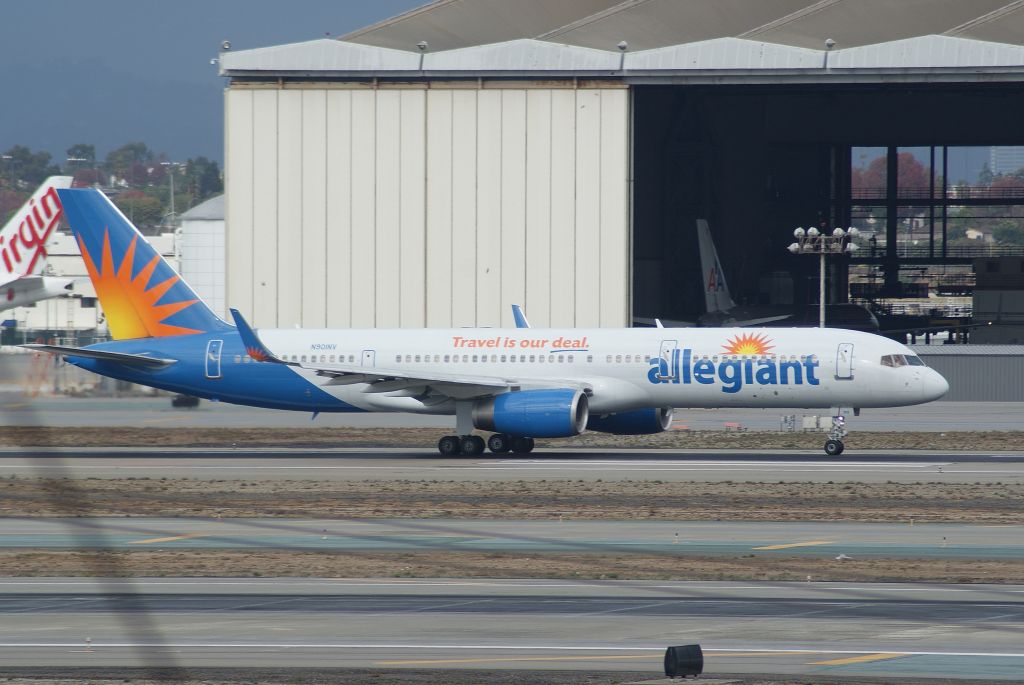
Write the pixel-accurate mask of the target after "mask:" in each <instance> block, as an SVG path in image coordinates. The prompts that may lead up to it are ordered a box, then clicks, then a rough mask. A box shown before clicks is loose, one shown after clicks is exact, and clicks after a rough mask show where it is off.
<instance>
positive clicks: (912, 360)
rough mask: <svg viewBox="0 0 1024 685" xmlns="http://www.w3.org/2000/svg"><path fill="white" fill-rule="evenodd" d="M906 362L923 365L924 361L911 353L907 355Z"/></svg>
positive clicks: (912, 364)
mask: <svg viewBox="0 0 1024 685" xmlns="http://www.w3.org/2000/svg"><path fill="white" fill-rule="evenodd" d="M907 363H908V364H910V365H911V366H925V363H924V362H923V361H922V360H921V358H920V357H917V356H915V355H912V354H908V355H907Z"/></svg>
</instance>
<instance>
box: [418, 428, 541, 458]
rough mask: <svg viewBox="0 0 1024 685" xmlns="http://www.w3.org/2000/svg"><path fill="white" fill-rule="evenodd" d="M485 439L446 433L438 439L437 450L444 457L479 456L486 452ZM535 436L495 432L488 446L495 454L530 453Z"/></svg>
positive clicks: (488, 440)
mask: <svg viewBox="0 0 1024 685" xmlns="http://www.w3.org/2000/svg"><path fill="white" fill-rule="evenodd" d="M484 446H485V443H484V439H483V438H481V437H480V436H479V435H446V436H444V437H443V438H441V439H440V440H438V441H437V451H438V452H440V453H441V456H444V457H458V456H460V455H461V456H464V457H478V456H480V455H481V454H483V453H484ZM533 446H534V442H533V438H523V437H518V436H511V435H505V434H504V433H495V434H494V435H492V436H491V437H489V438H488V439H487V443H486V447H487V448H488V449H490V450H491V452H494V453H495V454H505V453H506V452H514V453H516V454H528V453H530V452H532V451H533Z"/></svg>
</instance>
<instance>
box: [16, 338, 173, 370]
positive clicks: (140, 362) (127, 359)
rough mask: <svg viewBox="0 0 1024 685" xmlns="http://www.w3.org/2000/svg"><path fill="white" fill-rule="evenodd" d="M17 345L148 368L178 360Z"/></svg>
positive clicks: (98, 351) (35, 344) (52, 346)
mask: <svg viewBox="0 0 1024 685" xmlns="http://www.w3.org/2000/svg"><path fill="white" fill-rule="evenodd" d="M18 347H24V348H26V349H29V350H36V351H37V352H49V353H51V354H59V355H61V356H63V357H85V358H86V359H99V360H102V361H108V362H117V363H118V364H128V365H130V366H145V367H150V368H162V367H164V366H169V365H170V364H173V363H175V362H176V361H178V360H177V359H160V358H159V357H150V356H147V355H144V354H128V353H126V352H108V351H106V350H89V349H85V348H82V347H65V346H64V345H40V344H37V343H31V344H26V345H19V346H18Z"/></svg>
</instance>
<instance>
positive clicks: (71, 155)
mask: <svg viewBox="0 0 1024 685" xmlns="http://www.w3.org/2000/svg"><path fill="white" fill-rule="evenodd" d="M67 152H68V159H69V160H74V161H73V162H71V163H72V164H75V166H74V167H73V168H80V167H79V166H78V165H81V166H92V165H94V164H95V163H96V146H95V145H88V144H86V143H77V144H75V145H72V146H71V147H69V148H68V150H67Z"/></svg>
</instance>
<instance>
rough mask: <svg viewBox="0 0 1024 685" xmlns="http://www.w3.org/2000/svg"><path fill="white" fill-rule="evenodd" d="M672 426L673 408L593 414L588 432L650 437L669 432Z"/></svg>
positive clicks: (588, 425) (589, 420)
mask: <svg viewBox="0 0 1024 685" xmlns="http://www.w3.org/2000/svg"><path fill="white" fill-rule="evenodd" d="M671 425H672V407H657V408H655V409H634V410H633V411H620V412H616V413H614V414H591V415H590V418H589V419H588V420H587V430H592V431H597V432H599V433H611V434H613V435H649V434H651V433H661V432H662V431H666V430H668V427H669V426H671Z"/></svg>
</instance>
